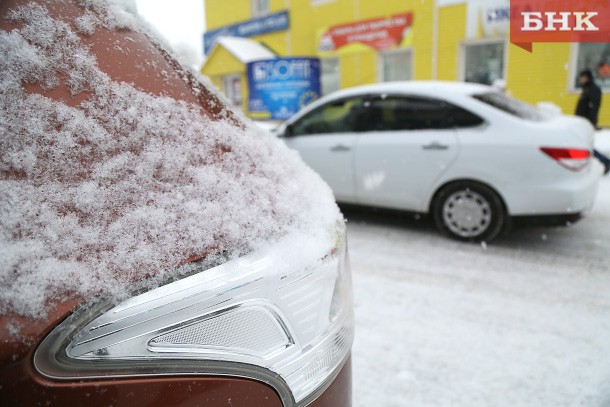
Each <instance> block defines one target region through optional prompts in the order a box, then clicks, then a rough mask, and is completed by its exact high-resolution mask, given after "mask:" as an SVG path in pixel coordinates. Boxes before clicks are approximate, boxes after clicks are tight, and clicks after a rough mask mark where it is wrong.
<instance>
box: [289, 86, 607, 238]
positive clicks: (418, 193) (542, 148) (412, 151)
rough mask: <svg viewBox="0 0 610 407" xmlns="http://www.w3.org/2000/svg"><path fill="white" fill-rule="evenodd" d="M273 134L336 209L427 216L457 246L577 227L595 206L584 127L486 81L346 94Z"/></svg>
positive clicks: (589, 135)
mask: <svg viewBox="0 0 610 407" xmlns="http://www.w3.org/2000/svg"><path fill="white" fill-rule="evenodd" d="M277 134H279V135H280V136H281V137H283V138H284V140H285V142H286V144H287V145H288V146H289V147H291V148H293V149H295V150H297V151H299V152H300V154H301V156H302V157H303V160H305V162H306V163H307V164H309V165H310V166H311V167H312V168H313V169H315V170H316V171H317V172H318V173H319V174H320V175H321V176H322V178H324V180H326V182H327V183H328V184H329V185H330V186H331V188H332V189H333V191H334V193H335V198H336V199H337V201H339V202H342V203H348V204H357V205H365V206H375V207H381V208H389V209H398V210H404V211H411V212H417V213H424V214H430V215H431V216H432V218H433V220H434V222H435V224H436V225H437V227H438V228H439V229H440V230H441V231H443V232H444V233H447V234H449V235H451V236H453V237H456V238H458V239H462V240H475V241H484V240H491V239H493V238H494V237H496V236H497V235H498V234H499V233H500V232H501V231H503V230H507V228H508V226H509V225H510V224H511V221H512V220H514V219H515V218H534V217H535V218H536V220H545V221H552V222H554V223H564V224H565V223H566V222H572V221H575V220H577V219H579V218H580V217H581V216H582V215H584V214H585V213H586V212H587V211H588V210H589V209H590V208H591V206H592V205H593V202H594V199H595V196H596V193H597V185H598V182H599V178H600V175H601V167H600V166H599V165H598V164H597V163H596V162H595V160H594V159H593V157H592V148H593V134H594V129H593V127H592V126H591V125H590V124H589V123H588V122H587V121H585V120H584V119H581V118H577V117H572V116H563V115H558V116H555V117H545V116H544V115H543V114H542V113H541V112H540V111H538V110H537V109H535V108H534V107H532V106H530V105H528V104H526V103H524V102H521V101H519V100H516V99H513V98H510V97H508V96H506V95H504V94H503V93H501V92H499V91H497V90H496V89H494V88H491V87H488V86H483V85H475V84H467V83H454V82H395V83H383V84H375V85H367V86H360V87H356V88H351V89H346V90H342V91H338V92H335V93H333V94H330V95H328V96H326V97H323V98H321V99H319V100H318V101H316V102H314V103H312V104H311V105H309V106H307V107H306V108H305V109H303V110H302V111H301V112H299V113H298V114H297V115H295V116H294V117H292V118H291V119H290V120H288V121H287V122H285V123H284V124H283V125H282V126H281V127H280V128H279V129H278V131H277Z"/></svg>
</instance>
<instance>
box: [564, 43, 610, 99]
mask: <svg viewBox="0 0 610 407" xmlns="http://www.w3.org/2000/svg"><path fill="white" fill-rule="evenodd" d="M604 44H606V43H604ZM581 45H582V44H580V43H577V42H574V43H571V44H570V63H569V66H568V78H567V81H568V83H567V85H566V89H567V90H568V93H570V94H575V95H580V94H581V93H582V89H581V88H579V87H577V86H576V80H577V76H578V56H579V52H580V47H581ZM598 85H599V83H598ZM600 89H601V90H602V93H610V86H607V87H603V86H600Z"/></svg>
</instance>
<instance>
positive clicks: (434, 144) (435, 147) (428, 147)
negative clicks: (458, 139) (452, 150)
mask: <svg viewBox="0 0 610 407" xmlns="http://www.w3.org/2000/svg"><path fill="white" fill-rule="evenodd" d="M448 148H449V146H448V145H446V144H441V143H437V142H436V141H434V142H432V143H430V144H426V145H425V146H422V149H424V150H436V151H440V150H447V149H448Z"/></svg>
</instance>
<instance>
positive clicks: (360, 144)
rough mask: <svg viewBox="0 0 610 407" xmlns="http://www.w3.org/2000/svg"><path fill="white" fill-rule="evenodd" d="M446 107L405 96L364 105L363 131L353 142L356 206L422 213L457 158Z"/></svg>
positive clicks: (456, 140)
mask: <svg viewBox="0 0 610 407" xmlns="http://www.w3.org/2000/svg"><path fill="white" fill-rule="evenodd" d="M447 106H448V104H447V103H445V102H442V101H439V100H435V99H428V98H421V97H410V96H380V97H377V98H373V99H371V100H370V101H368V102H367V111H368V113H367V114H368V115H369V118H368V119H367V123H368V124H369V127H368V128H367V129H365V130H366V131H364V132H362V133H360V135H359V137H358V140H357V142H356V153H355V157H354V159H355V176H356V194H357V198H358V202H359V203H362V204H365V205H373V206H380V207H388V208H397V209H404V210H412V211H423V212H425V211H427V209H428V208H426V207H424V206H425V202H426V200H427V195H428V194H430V193H431V189H432V187H433V185H434V184H435V182H436V181H437V180H438V179H439V178H440V177H441V175H442V174H443V173H444V172H446V171H448V169H449V168H450V167H451V165H452V164H453V163H454V162H455V160H456V159H457V157H458V153H459V144H458V137H457V132H456V131H455V130H454V128H453V125H452V124H451V122H450V120H448V115H447V113H448V110H447Z"/></svg>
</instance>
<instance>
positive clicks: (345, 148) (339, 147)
mask: <svg viewBox="0 0 610 407" xmlns="http://www.w3.org/2000/svg"><path fill="white" fill-rule="evenodd" d="M349 150H351V147H348V146H346V145H343V144H337V145H336V146H332V147H331V148H330V151H334V152H338V153H340V152H343V151H349Z"/></svg>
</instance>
